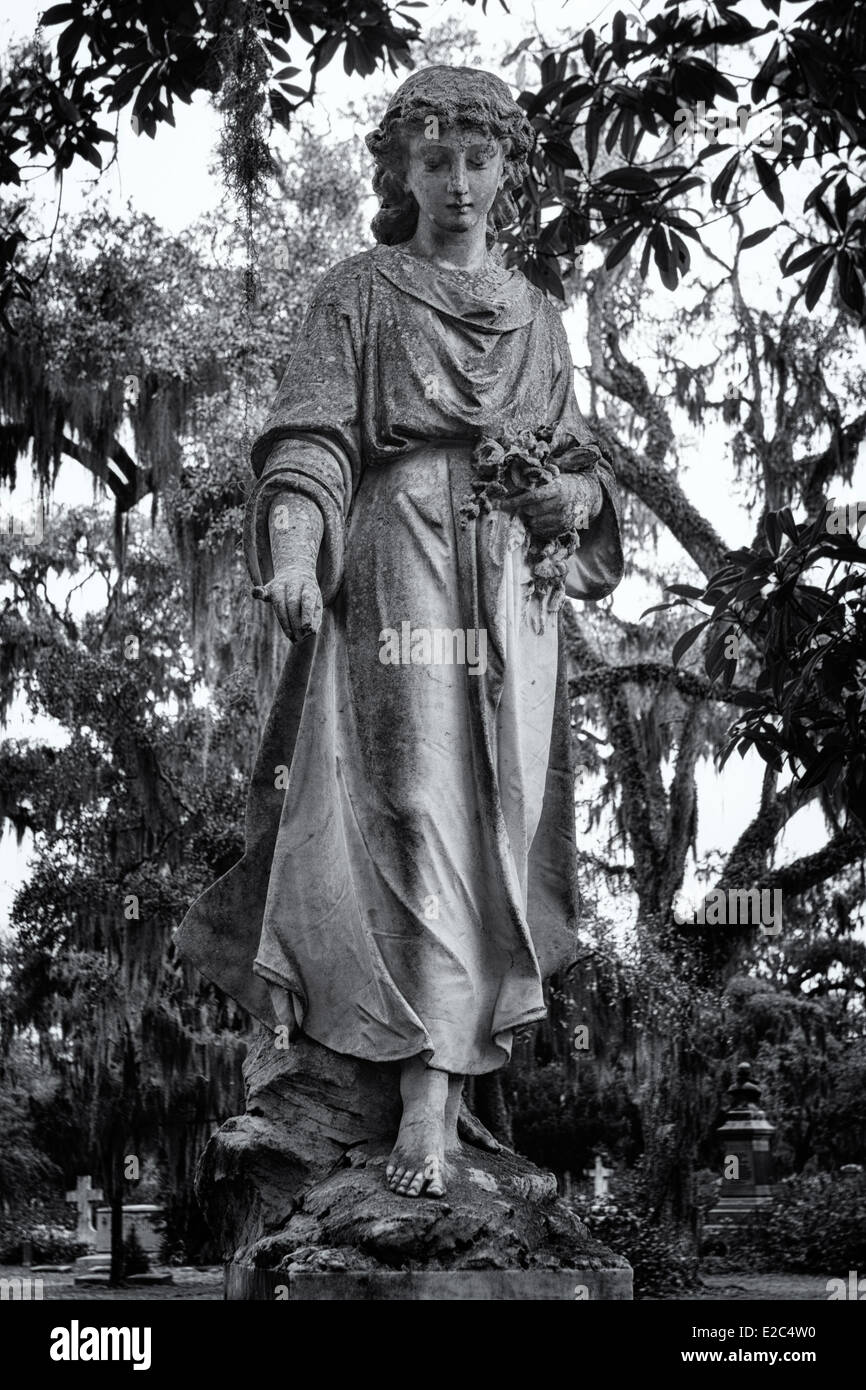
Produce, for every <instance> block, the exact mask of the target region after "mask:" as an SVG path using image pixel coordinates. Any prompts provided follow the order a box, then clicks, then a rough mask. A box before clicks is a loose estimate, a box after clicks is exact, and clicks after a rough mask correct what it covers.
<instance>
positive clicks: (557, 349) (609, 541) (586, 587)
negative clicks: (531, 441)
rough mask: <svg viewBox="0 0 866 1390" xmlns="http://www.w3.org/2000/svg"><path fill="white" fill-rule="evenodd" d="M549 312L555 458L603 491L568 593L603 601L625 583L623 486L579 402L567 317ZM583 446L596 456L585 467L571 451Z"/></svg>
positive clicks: (573, 566)
mask: <svg viewBox="0 0 866 1390" xmlns="http://www.w3.org/2000/svg"><path fill="white" fill-rule="evenodd" d="M548 312H549V313H550V314H551V319H552V338H553V350H554V378H553V391H552V394H551V413H550V418H549V422H548V423H549V424H551V425H555V426H556V434H555V436H554V440H553V456H554V458H555V460H556V462H557V463H558V464H559V467H560V469H561V470H562V472H563V473H570V472H581V473H584V472H586V473H590V474H592V475H593V476H594V477H595V478H596V479H597V480H598V482H599V483H600V485H601V491H602V505H601V511H600V512H599V513H598V515H597V516H596V517H595V518H594V520H593V521H591V522H590V524H589V526H588V527H587V528H586V529H585V530H582V531H581V532H580V548H579V549H578V550H577V551H576V552H575V554H574V555H573V556H572V557H571V559H570V561H569V566H568V577H567V579H566V586H565V587H566V593H567V594H568V595H569V597H570V598H581V599H599V598H604V597H605V596H606V595H607V594H609V593H611V592H612V591H613V590H614V589H615V588H616V586H617V584H618V583H619V582H620V580H621V579H622V572H623V553H622V531H621V507H620V499H619V488H618V487H617V482H616V476H615V474H614V471H613V465H612V464H611V462H610V460H609V459H608V458H607V456H606V455H605V454H604V453H603V451H602V450H601V448H600V446H599V444H598V441H597V440H596V439H595V438H594V437H593V434H592V431H591V430H590V428H589V426H588V425H587V423H586V421H585V420H584V418H583V415H582V414H581V411H580V407H579V406H578V404H577V398H576V397H575V394H574V366H573V363H572V360H571V349H570V347H569V345H568V338H567V336H566V333H565V328H564V325H563V323H562V318H561V316H560V314H559V313H557V311H556V310H555V309H549V310H548ZM581 444H593V445H595V448H596V450H597V454H596V458H595V460H594V462H592V463H589V464H586V463H582V462H579V461H577V460H570V459H569V452H570V451H574V449H575V448H576V446H578V445H581Z"/></svg>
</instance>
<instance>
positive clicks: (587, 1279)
mask: <svg viewBox="0 0 866 1390" xmlns="http://www.w3.org/2000/svg"><path fill="white" fill-rule="evenodd" d="M245 1077H246V1083H247V1113H246V1114H245V1115H243V1116H239V1117H238V1118H237V1119H233V1120H228V1121H227V1122H226V1124H224V1125H223V1126H222V1128H221V1129H220V1130H219V1131H218V1133H217V1134H215V1135H214V1136H213V1138H212V1139H211V1140H210V1142H209V1144H208V1146H207V1148H206V1149H205V1152H204V1154H203V1155H202V1159H201V1162H200V1165H199V1171H198V1175H197V1180H196V1191H197V1194H198V1198H199V1201H200V1202H201V1205H202V1208H203V1210H204V1213H205V1216H206V1218H207V1220H208V1223H209V1224H210V1226H211V1229H212V1230H213V1231H214V1232H215V1233H216V1234H217V1235H218V1237H219V1239H220V1241H221V1244H222V1248H223V1252H224V1256H225V1259H226V1261H227V1277H226V1297H227V1298H230V1299H252V1300H262V1299H267V1300H271V1299H284V1300H288V1301H292V1300H297V1299H318V1298H321V1299H327V1300H335V1299H340V1300H347V1299H351V1300H355V1299H366V1300H369V1299H379V1298H384V1299H388V1300H390V1299H414V1298H420V1299H430V1298H437V1299H454V1298H470V1299H476V1300H477V1299H498V1298H510V1299H517V1298H520V1299H527V1298H528V1299H547V1298H568V1299H570V1300H575V1299H578V1300H584V1299H587V1300H589V1301H592V1300H593V1299H595V1300H598V1299H600V1298H603V1299H630V1298H631V1296H632V1294H631V1269H630V1267H629V1265H628V1263H627V1261H626V1260H624V1259H623V1258H622V1257H621V1256H619V1255H615V1254H613V1253H612V1252H611V1251H609V1250H608V1249H607V1248H606V1247H605V1246H603V1245H601V1244H600V1243H599V1242H598V1241H596V1240H594V1239H593V1238H592V1237H591V1236H590V1235H589V1233H588V1231H587V1229H586V1227H585V1226H584V1225H583V1224H582V1223H581V1222H580V1221H579V1220H578V1218H577V1217H576V1216H575V1214H574V1213H573V1212H572V1211H571V1210H570V1208H569V1207H567V1206H566V1205H565V1204H564V1203H563V1202H561V1201H560V1200H559V1198H558V1197H557V1193H556V1181H555V1179H554V1177H553V1175H552V1174H551V1173H547V1172H544V1171H543V1170H542V1169H540V1168H536V1167H535V1165H534V1164H532V1163H530V1162H528V1160H526V1159H524V1158H521V1157H520V1156H519V1155H517V1154H514V1153H511V1152H510V1151H506V1150H500V1151H499V1152H495V1153H494V1152H488V1151H486V1150H485V1149H482V1148H479V1147H472V1146H470V1145H469V1144H464V1145H463V1148H462V1151H461V1152H460V1153H458V1154H455V1155H453V1156H452V1157H451V1159H450V1160H449V1162H450V1173H449V1176H448V1191H447V1193H446V1195H445V1197H443V1198H431V1197H421V1198H410V1197H398V1196H397V1195H396V1194H394V1193H393V1192H391V1191H389V1189H388V1188H387V1187H386V1185H385V1171H384V1170H385V1163H386V1161H387V1158H388V1155H389V1153H390V1150H391V1146H392V1144H393V1140H394V1136H395V1134H396V1130H397V1122H398V1119H399V1089H398V1075H397V1069H396V1067H391V1068H388V1067H380V1066H373V1065H370V1064H367V1063H364V1062H360V1061H357V1060H354V1059H352V1058H346V1057H338V1056H337V1055H336V1054H335V1053H332V1052H329V1051H328V1050H327V1049H326V1048H323V1047H320V1046H319V1045H318V1044H316V1043H312V1042H310V1041H308V1040H304V1039H302V1040H300V1041H299V1042H297V1043H295V1044H293V1045H292V1047H291V1048H289V1049H288V1050H286V1049H283V1050H281V1049H279V1048H277V1047H275V1045H274V1039H273V1037H272V1035H270V1034H267V1033H265V1034H263V1035H262V1036H261V1037H260V1038H259V1039H258V1041H257V1042H256V1044H255V1045H254V1047H253V1048H252V1049H251V1052H250V1056H249V1058H248V1059H247V1063H246V1065H245ZM479 1130H480V1127H479ZM464 1132H468V1131H464ZM475 1137H476V1139H479V1138H480V1139H481V1140H482V1141H483V1140H484V1137H485V1135H484V1132H483V1131H481V1132H478V1130H477V1131H476V1136H475ZM487 1137H488V1138H489V1136H487Z"/></svg>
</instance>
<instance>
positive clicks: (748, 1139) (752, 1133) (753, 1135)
mask: <svg viewBox="0 0 866 1390" xmlns="http://www.w3.org/2000/svg"><path fill="white" fill-rule="evenodd" d="M750 1072H751V1067H750V1065H749V1063H748V1062H741V1063H740V1065H739V1066H738V1067H737V1080H736V1083H735V1084H734V1085H733V1086H731V1088H730V1090H729V1091H728V1098H729V1102H730V1107H729V1109H728V1113H727V1118H726V1119H725V1123H724V1124H723V1125H721V1126H720V1127H719V1131H718V1133H719V1137H720V1139H721V1141H722V1146H723V1148H722V1152H723V1176H722V1187H721V1192H720V1194H719V1200H718V1201H717V1202H716V1204H715V1206H714V1207H713V1208H712V1210H711V1211H710V1212H709V1213H708V1215H707V1220H706V1225H705V1226H704V1230H703V1244H704V1247H705V1248H707V1247H709V1248H711V1249H713V1250H720V1249H726V1248H727V1244H728V1241H729V1240H730V1237H731V1236H732V1235H733V1234H735V1232H736V1230H737V1228H738V1227H742V1226H744V1225H747V1224H748V1223H749V1222H750V1221H752V1220H753V1219H754V1217H755V1214H756V1213H757V1212H760V1211H762V1210H763V1209H765V1208H766V1207H768V1206H770V1205H771V1203H772V1201H773V1180H772V1159H771V1155H770V1137H771V1135H773V1134H774V1133H775V1130H776V1127H775V1125H771V1124H770V1122H769V1121H768V1119H767V1117H766V1115H765V1114H764V1111H763V1110H762V1109H761V1106H760V1104H759V1102H760V1099H761V1090H760V1087H759V1086H757V1085H756V1084H755V1082H754V1081H752V1080H751V1076H750Z"/></svg>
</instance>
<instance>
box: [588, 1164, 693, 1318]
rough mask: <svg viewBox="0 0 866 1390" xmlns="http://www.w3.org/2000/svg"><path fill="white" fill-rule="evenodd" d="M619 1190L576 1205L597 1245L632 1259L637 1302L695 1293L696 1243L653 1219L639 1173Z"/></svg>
mask: <svg viewBox="0 0 866 1390" xmlns="http://www.w3.org/2000/svg"><path fill="white" fill-rule="evenodd" d="M616 1186H617V1189H618V1190H617V1195H616V1196H611V1197H608V1198H605V1199H604V1200H598V1199H596V1200H593V1199H592V1198H591V1197H579V1196H578V1197H576V1198H574V1199H573V1201H572V1206H573V1207H574V1210H575V1211H576V1212H577V1214H578V1216H579V1217H580V1218H581V1220H582V1221H585V1222H586V1224H587V1226H588V1227H589V1229H590V1231H591V1232H592V1234H593V1235H594V1236H595V1237H596V1239H597V1240H601V1241H603V1242H604V1244H605V1245H607V1246H608V1247H609V1248H610V1249H611V1250H614V1251H615V1252H616V1253H617V1254H618V1255H624V1256H625V1258H626V1259H627V1260H628V1262H629V1264H630V1265H631V1267H632V1269H633V1270H634V1296H635V1298H636V1299H641V1298H665V1297H669V1296H670V1295H671V1294H676V1293H683V1292H685V1291H686V1290H688V1289H692V1288H694V1287H695V1285H696V1284H697V1280H698V1259H697V1253H696V1251H695V1247H694V1242H693V1241H692V1240H691V1238H690V1237H689V1236H688V1235H686V1234H685V1233H683V1232H682V1231H680V1230H678V1229H677V1228H676V1227H675V1226H673V1225H672V1224H671V1223H670V1222H666V1221H656V1220H653V1219H652V1217H651V1215H650V1212H649V1203H648V1200H647V1196H646V1192H645V1184H644V1179H643V1175H642V1174H641V1172H640V1168H637V1169H636V1170H634V1171H632V1172H631V1173H628V1174H624V1175H622V1176H621V1177H620V1178H619V1180H618V1181H616Z"/></svg>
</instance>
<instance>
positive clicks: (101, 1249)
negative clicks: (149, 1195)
mask: <svg viewBox="0 0 866 1390" xmlns="http://www.w3.org/2000/svg"><path fill="white" fill-rule="evenodd" d="M161 1216H162V1207H158V1206H154V1205H153V1204H152V1203H150V1202H139V1203H132V1204H130V1205H129V1206H126V1205H124V1208H123V1238H124V1240H129V1237H130V1235H131V1234H132V1232H133V1231H134V1232H135V1234H136V1236H137V1238H138V1243H139V1245H140V1246H141V1248H142V1250H144V1251H145V1252H146V1253H147V1254H149V1255H152V1254H156V1253H158V1251H159V1247H160V1242H161V1240H162V1233H161V1232H160V1231H158V1230H157V1229H156V1222H157V1221H158V1220H159V1218H160V1217H161ZM96 1249H97V1252H98V1253H103V1254H110V1252H111V1207H100V1208H99V1209H98V1211H97V1213H96Z"/></svg>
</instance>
